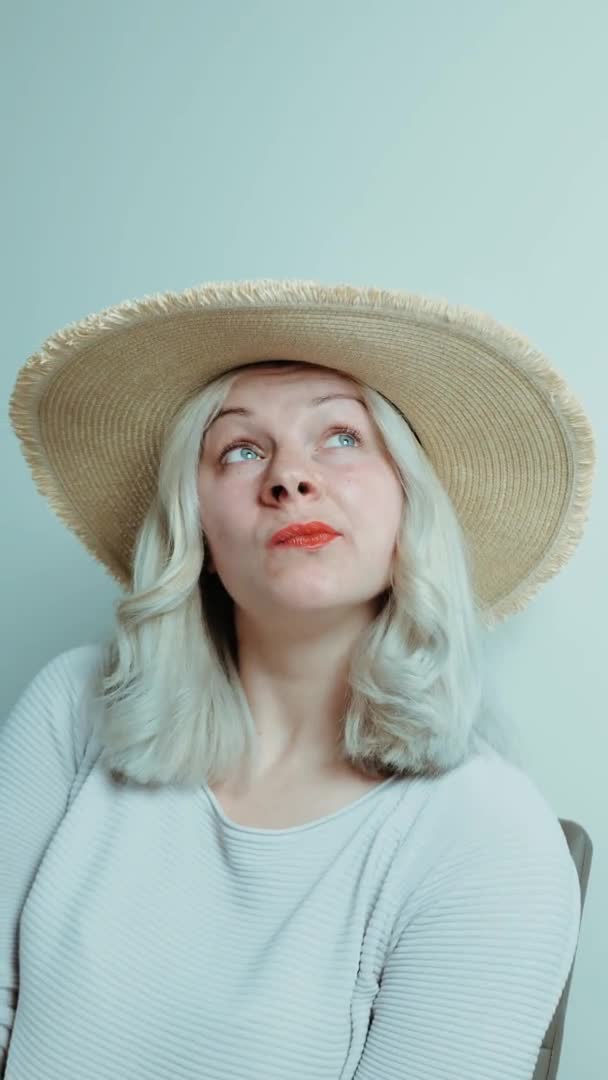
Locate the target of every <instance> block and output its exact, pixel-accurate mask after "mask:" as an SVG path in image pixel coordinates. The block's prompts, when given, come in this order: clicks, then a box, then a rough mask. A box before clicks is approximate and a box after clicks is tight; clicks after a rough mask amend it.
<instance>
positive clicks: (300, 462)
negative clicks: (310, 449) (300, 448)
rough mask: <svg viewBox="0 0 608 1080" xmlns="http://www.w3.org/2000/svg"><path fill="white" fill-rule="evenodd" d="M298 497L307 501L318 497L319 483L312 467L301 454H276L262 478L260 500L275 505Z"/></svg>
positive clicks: (319, 491) (319, 493)
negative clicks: (303, 497)
mask: <svg viewBox="0 0 608 1080" xmlns="http://www.w3.org/2000/svg"><path fill="white" fill-rule="evenodd" d="M298 495H303V496H306V497H307V500H308V501H310V500H311V499H318V498H319V497H320V495H321V483H320V481H319V479H318V476H317V474H316V471H315V469H314V466H313V465H312V463H311V462H310V461H308V460H307V459H306V458H305V457H304V455H302V454H291V455H288V454H287V453H286V452H284V453H283V454H280V453H277V454H276V455H275V458H274V460H273V461H272V463H271V464H270V466H269V468H268V472H267V474H266V476H265V478H264V485H263V492H262V499H263V501H264V502H266V503H268V504H271V503H272V504H276V503H277V502H281V501H283V502H285V501H286V500H287V501H289V499H292V498H294V497H296V496H298Z"/></svg>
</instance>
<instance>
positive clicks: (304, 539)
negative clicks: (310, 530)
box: [274, 533, 339, 548]
mask: <svg viewBox="0 0 608 1080" xmlns="http://www.w3.org/2000/svg"><path fill="white" fill-rule="evenodd" d="M338 536H339V533H338V534H334V533H331V534H329V533H321V534H317V535H316V536H294V537H292V539H291V540H279V542H278V543H276V544H275V545H274V546H275V547H305V548H321V547H325V546H326V544H330V543H331V541H332V540H337V539H338Z"/></svg>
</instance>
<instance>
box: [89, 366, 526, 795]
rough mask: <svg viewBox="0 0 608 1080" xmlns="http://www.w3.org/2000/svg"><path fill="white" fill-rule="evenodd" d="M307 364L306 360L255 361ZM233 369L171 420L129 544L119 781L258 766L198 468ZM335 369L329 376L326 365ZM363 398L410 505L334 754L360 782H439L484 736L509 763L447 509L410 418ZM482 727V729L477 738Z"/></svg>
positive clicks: (105, 721)
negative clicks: (152, 488)
mask: <svg viewBox="0 0 608 1080" xmlns="http://www.w3.org/2000/svg"><path fill="white" fill-rule="evenodd" d="M277 365H285V366H286V367H288V366H291V367H296V366H297V367H302V366H309V365H304V362H302V361H295V362H294V361H273V362H268V361H266V362H263V363H262V364H261V365H260V364H256V365H255V366H265V367H267V366H277ZM252 366H253V365H251V364H246V365H240V366H239V367H238V368H233V369H232V370H231V371H229V372H227V373H225V374H222V375H221V376H219V377H218V378H216V379H214V380H213V381H211V382H210V383H208V384H207V385H206V386H205V387H204V389H203V390H202V391H201V392H200V393H198V394H197V395H196V397H194V398H193V399H191V400H189V401H188V402H187V403H186V405H185V406H184V407H183V408H182V410H181V411H180V413H179V414H178V415H177V417H176V418H175V419H174V421H173V423H172V425H171V427H170V430H169V432H168V434H167V437H166V440H165V444H164V446H163V448H162V453H161V461H160V467H159V474H158V486H157V491H156V494H155V497H154V499H153V501H152V503H151V505H150V507H149V509H148V512H147V514H146V517H145V519H144V521H143V523H142V525H141V528H140V530H139V532H138V535H137V538H136V544H135V549H134V558H133V585H132V590H131V592H130V593H129V595H128V596H126V597H125V598H123V599H121V600H120V601H118V603H117V609H116V629H115V633H114V636H113V637H112V639H111V640H109V641H106V642H105V645H106V650H105V661H104V663H103V664H102V665H101V667H100V669H99V671H98V673H97V679H96V681H95V682H94V685H93V698H94V700H95V701H96V702H97V704H99V705H101V706H102V708H101V711H100V714H99V719H98V722H97V726H96V732H95V734H96V737H97V739H98V741H99V743H100V744H101V746H102V753H101V758H100V761H101V764H102V766H103V767H104V768H106V769H107V771H108V772H109V774H110V775H111V777H112V779H114V780H116V781H119V782H122V783H126V782H127V781H129V780H131V781H133V782H135V783H138V784H143V785H163V784H176V785H180V786H191V785H200V784H201V783H207V784H209V785H211V784H214V783H217V782H219V781H222V780H224V779H226V778H227V777H229V776H230V774H231V773H232V772H233V771H234V770H239V771H240V769H241V768H242V767H243V765H244V764H245V766H246V765H247V763H248V762H250V761H251V759H252V751H253V747H254V740H255V727H254V722H253V717H252V715H251V711H250V709H249V705H248V702H247V699H246V697H245V694H244V691H243V688H242V685H241V682H240V678H239V673H238V668H237V652H236V641H235V634H234V621H233V601H232V599H231V597H230V596H229V595H228V593H227V592H226V590H225V589H224V587H223V585H222V583H221V581H220V579H219V577H218V575H211V574H210V573H209V572H208V568H207V567H206V560H207V556H208V552H207V546H206V541H205V536H204V507H201V506H200V504H199V498H198V491H197V474H198V467H199V461H200V455H201V453H202V447H203V439H204V434H205V432H206V430H207V428H208V426H209V424H210V423H211V421H212V420H213V418H214V417H215V415H216V414H217V413H218V412H219V410H220V409H221V407H222V404H223V403H224V401H225V399H226V397H227V395H228V393H229V391H230V388H231V386H232V384H233V382H234V380H235V378H236V376H237V375H238V373H239V372H240V371H243V370H246V369H247V368H250V367H252ZM330 370H331V369H330ZM353 382H354V383H355V384H356V386H357V387H358V388H359V390H360V392H361V395H362V396H363V398H364V400H365V402H366V404H367V407H368V409H369V412H370V415H371V418H372V421H373V422H374V423H375V425H376V426H377V429H378V431H379V432H380V434H381V436H382V438H383V440H384V443H385V445H386V447H387V449H388V451H389V454H390V455H391V457H392V459H393V462H394V464H395V466H396V469H397V471H398V474H399V476H400V478H401V482H402V485H403V489H404V493H405V500H404V510H403V516H402V521H401V525H400V530H399V535H398V539H397V545H396V555H395V559H394V565H393V568H392V576H391V583H390V587H389V588H388V589H387V590H386V591H385V593H383V594H382V596H381V597H379V598H378V613H377V615H376V616H375V618H374V619H373V620H372V621H371V622H370V624H369V625H368V626H367V627H366V628H365V631H364V632H363V634H362V635H361V637H360V639H359V640H358V641H357V643H356V646H355V647H354V649H353V653H352V658H351V663H350V671H349V677H348V687H349V693H348V696H347V706H346V709H345V713H344V718H343V725H342V733H341V740H340V744H339V747H338V752H339V754H340V756H341V758H342V760H344V761H345V762H349V763H350V764H351V765H352V766H353V767H354V768H355V769H356V770H358V771H359V772H362V773H364V774H366V775H377V774H380V775H382V776H386V777H388V776H391V775H394V774H398V775H402V776H408V775H409V776H414V775H422V776H438V775H441V774H442V773H444V772H446V771H448V770H450V769H452V768H454V767H455V766H456V765H458V764H460V763H462V762H463V761H465V760H466V758H467V757H468V756H469V755H470V753H471V752H472V750H473V749H474V743H475V739H476V737H477V736H479V737H482V738H484V737H485V740H486V741H487V742H489V743H491V744H493V745H494V747H495V749H497V750H498V751H499V752H502V753H504V754H506V755H508V754H509V753H510V748H509V747H508V746H507V745H506V743H505V735H504V733H501V731H500V727H499V718H498V716H496V715H492V713H491V710H489V709H488V708H487V706H486V704H485V702H484V694H483V673H482V646H483V634H484V627H483V621H482V618H481V612H480V610H479V609H478V607H477V604H476V600H475V597H474V594H473V590H472V586H471V563H470V553H469V549H468V546H467V543H466V539H465V536H464V534H463V532H462V529H461V526H460V522H459V520H458V517H457V515H456V513H455V510H454V507H453V505H452V503H451V501H450V499H449V497H448V495H447V493H446V492H445V490H444V488H443V487H442V485H441V483H440V482H439V480H438V478H437V475H436V473H435V471H434V469H433V467H432V465H431V463H430V461H429V460H428V458H427V456H426V454H425V453H424V450H423V448H422V447H421V445H420V444H419V442H418V441H417V437H416V435H415V434H414V433H413V431H412V430H411V428H410V426H409V424H408V422H407V420H406V419H405V417H403V416H402V414H401V413H400V412H399V411H398V409H397V408H396V407H395V406H394V405H392V404H391V403H390V402H389V401H387V400H386V399H385V398H384V397H383V395H382V394H380V393H378V392H377V391H375V390H373V389H372V388H371V387H369V386H367V385H366V384H365V383H362V382H361V381H360V380H358V379H353ZM484 725H485V728H486V730H485V735H483V736H482V735H481V732H482V729H483V728H484Z"/></svg>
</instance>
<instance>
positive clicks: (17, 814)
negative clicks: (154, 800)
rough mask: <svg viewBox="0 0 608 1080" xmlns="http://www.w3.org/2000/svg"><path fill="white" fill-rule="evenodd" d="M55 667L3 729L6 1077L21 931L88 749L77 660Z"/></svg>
mask: <svg viewBox="0 0 608 1080" xmlns="http://www.w3.org/2000/svg"><path fill="white" fill-rule="evenodd" d="M89 652H90V647H89V646H80V647H78V648H77V649H71V650H68V651H67V652H64V653H61V654H59V655H58V656H56V657H54V658H53V659H52V660H50V661H49V662H48V663H47V664H46V665H45V666H44V667H43V668H41V669H40V670H39V671H38V672H37V674H36V675H35V676H34V677H33V678H32V680H31V681H30V683H29V684H28V685H27V686H26V687H25V689H24V690H23V691H22V693H21V695H20V697H19V698H18V700H17V702H16V704H15V705H14V706H13V708H12V709H11V711H10V712H9V714H8V716H7V717H6V718H5V719H4V720H3V721H2V723H1V724H0V1077H2V1076H3V1075H4V1073H5V1066H6V1058H7V1053H8V1045H9V1041H10V1035H11V1030H12V1025H13V1021H14V1018H15V1012H16V1008H17V997H18V929H19V921H20V917H21V912H22V910H23V907H24V905H25V902H26V900H27V896H28V893H29V890H30V888H31V885H32V882H33V880H34V877H35V875H36V871H37V869H38V867H39V865H40V862H41V860H42V858H43V856H44V853H45V850H46V848H47V847H48V845H49V843H50V841H51V839H52V837H53V834H54V832H55V830H56V829H57V827H58V825H59V823H60V822H61V819H62V817H63V815H64V813H65V810H66V806H67V800H68V795H69V792H70V788H71V785H72V783H73V780H74V777H75V774H76V770H77V763H78V756H79V750H80V747H79V745H78V737H77V735H76V733H75V732H74V724H73V714H74V686H73V680H71V679H70V675H71V674H72V668H73V665H74V660H75V659H76V660H77V661H78V662H81V661H82V660H84V659H85V658H86V659H87V660H88V658H89Z"/></svg>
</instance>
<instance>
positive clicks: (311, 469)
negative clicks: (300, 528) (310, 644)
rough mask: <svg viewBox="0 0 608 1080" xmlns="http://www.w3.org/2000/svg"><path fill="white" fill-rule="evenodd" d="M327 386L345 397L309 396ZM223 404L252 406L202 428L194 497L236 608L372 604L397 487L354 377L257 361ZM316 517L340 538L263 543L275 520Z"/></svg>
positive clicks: (398, 498)
mask: <svg viewBox="0 0 608 1080" xmlns="http://www.w3.org/2000/svg"><path fill="white" fill-rule="evenodd" d="M330 394H331V395H334V394H341V395H350V397H348V398H335V399H333V400H327V401H325V402H322V403H313V399H314V398H316V397H322V396H323V397H324V396H326V395H330ZM353 398H354V399H358V400H353ZM230 409H238V410H247V415H242V414H241V413H240V412H231V413H226V415H221V414H220V416H219V417H216V419H215V420H214V421H213V423H212V424H211V426H210V427H209V428H208V430H207V432H206V433H205V437H204V441H203V451H202V455H201V459H200V464H199V474H198V496H199V506H200V508H201V522H202V526H203V530H204V532H205V535H206V538H207V544H208V548H209V551H210V553H211V569H212V570H213V571H214V572H216V573H218V574H219V576H220V578H221V581H222V584H223V585H224V588H225V589H226V591H227V592H228V593H229V595H230V596H231V597H232V599H233V601H234V602H235V605H236V607H237V609H238V608H239V607H240V608H241V609H243V611H246V612H248V613H249V614H250V615H251V616H252V617H253V618H254V619H256V618H257V619H263V620H268V619H272V618H273V617H276V618H279V617H280V616H283V617H285V616H288V617H289V618H291V619H292V618H293V615H294V614H296V613H297V615H298V617H299V619H301V620H305V619H306V617H307V615H310V617H311V618H314V615H315V613H316V614H317V616H318V614H319V613H320V612H321V611H322V610H325V611H327V610H328V609H334V611H335V609H338V608H341V609H344V610H345V611H346V610H348V609H351V610H352V609H355V608H356V609H357V610H358V611H359V612H360V610H361V608H362V607H367V608H369V612H370V614H371V613H372V612H373V611H374V610H375V607H374V601H375V600H376V598H377V597H378V595H379V594H380V593H381V592H383V590H384V589H385V588H386V587H387V585H388V584H389V576H390V570H391V565H392V560H393V556H394V551H395V541H396V538H397V532H398V528H399V523H400V518H401V512H402V507H403V499H404V495H403V489H402V487H401V483H400V481H399V478H398V475H397V472H396V470H395V467H394V466H393V464H392V462H391V459H390V457H389V454H388V451H387V450H386V448H385V446H384V442H383V440H382V437H381V435H380V434H379V432H377V431H376V429H375V427H374V424H373V421H372V418H371V416H370V414H369V413H368V412H367V408H366V406H365V405H364V404H363V401H362V398H361V393H360V390H359V388H358V387H357V385H356V384H355V383H353V382H352V381H351V380H350V379H348V378H347V377H346V376H344V375H342V374H340V373H337V372H333V371H331V370H328V369H324V368H321V369H319V368H316V367H313V366H310V367H307V368H304V369H301V368H298V369H292V370H282V369H280V368H275V369H267V368H266V369H262V368H256V369H255V370H248V371H245V372H242V373H240V374H239V376H238V377H237V379H236V380H235V382H234V384H233V386H232V388H231V390H230V393H229V395H228V397H227V399H226V401H225V402H224V406H223V410H222V411H223V412H224V411H225V410H230ZM348 429H354V430H355V431H356V432H357V433H358V434H352V433H350V432H349V430H348ZM234 443H238V445H234V446H232V448H231V449H228V448H229V446H230V444H234ZM312 520H314V521H322V522H324V523H326V524H328V525H330V526H332V528H333V529H335V530H336V531H337V532H338V533H339V534H340V535H339V537H337V538H336V539H334V540H332V541H331V542H330V543H328V544H326V545H325V546H323V547H319V548H316V549H312V548H306V547H297V546H290V545H279V546H269V541H270V539H271V537H272V535H273V534H274V533H275V532H276V531H277V530H278V529H281V528H282V527H283V526H285V525H287V524H289V523H291V522H303V521H304V522H305V521H312ZM207 565H208V567H209V563H208V564H207ZM299 625H300V624H299ZM302 625H303V624H302Z"/></svg>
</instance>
